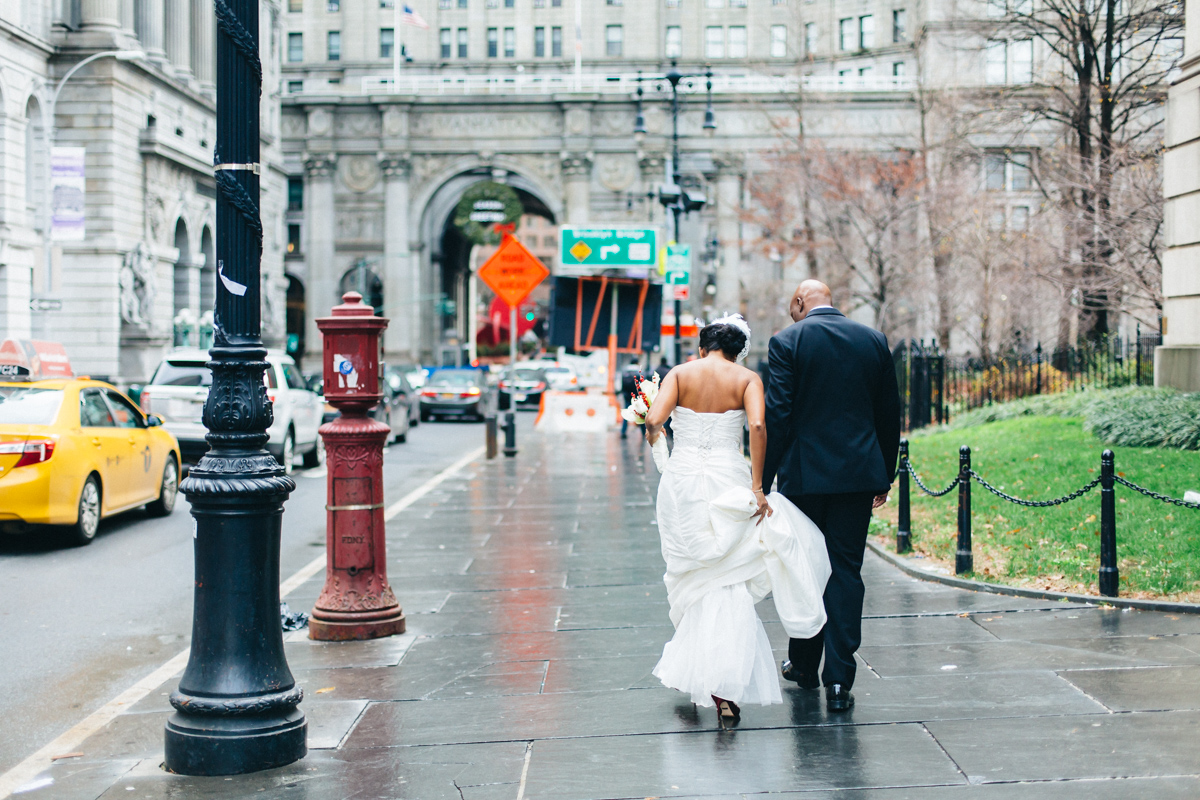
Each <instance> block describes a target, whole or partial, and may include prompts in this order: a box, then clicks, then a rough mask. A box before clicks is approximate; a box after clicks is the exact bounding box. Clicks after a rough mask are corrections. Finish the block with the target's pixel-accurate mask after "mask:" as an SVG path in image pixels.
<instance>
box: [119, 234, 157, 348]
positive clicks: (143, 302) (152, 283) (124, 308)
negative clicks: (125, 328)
mask: <svg viewBox="0 0 1200 800" xmlns="http://www.w3.org/2000/svg"><path fill="white" fill-rule="evenodd" d="M117 284H118V286H119V288H120V292H121V294H120V298H121V301H120V305H121V321H122V322H124V323H126V324H127V325H136V326H138V327H142V328H149V327H150V324H151V321H152V319H153V314H154V296H155V294H156V293H157V282H156V280H155V277H154V257H153V256H152V255H151V254H150V248H149V247H148V246H147V245H146V243H145V242H138V243H137V246H135V247H134V248H133V249H132V250H130V251H129V252H128V253H126V254H125V257H124V258H123V259H122V261H121V272H120V274H119V275H118V276H117Z"/></svg>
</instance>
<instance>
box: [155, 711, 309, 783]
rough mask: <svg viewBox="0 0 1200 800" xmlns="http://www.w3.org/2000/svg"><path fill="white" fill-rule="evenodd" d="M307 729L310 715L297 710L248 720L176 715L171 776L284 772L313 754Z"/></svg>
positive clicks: (169, 751) (170, 730)
mask: <svg viewBox="0 0 1200 800" xmlns="http://www.w3.org/2000/svg"><path fill="white" fill-rule="evenodd" d="M297 699H298V698H297ZM307 727H308V723H307V722H306V721H305V718H304V712H302V711H301V710H300V709H298V708H296V707H295V706H294V705H293V706H291V707H290V708H286V709H280V710H277V711H274V712H269V713H267V714H264V715H254V716H247V717H204V716H200V715H190V716H186V717H185V716H182V715H180V714H175V715H173V716H172V717H171V719H169V720H168V721H167V734H166V751H165V752H166V766H167V770H168V771H169V772H176V773H179V774H181V775H240V774H242V773H245V772H257V771H258V770H263V769H272V768H274V767H282V766H284V765H285V764H291V763H292V762H293V761H296V760H298V759H301V758H304V756H305V755H306V754H307V753H308V746H307V744H306V741H305V735H306V731H307Z"/></svg>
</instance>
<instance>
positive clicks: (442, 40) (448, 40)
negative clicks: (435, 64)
mask: <svg viewBox="0 0 1200 800" xmlns="http://www.w3.org/2000/svg"><path fill="white" fill-rule="evenodd" d="M438 44H440V45H441V48H442V58H449V57H450V54H451V53H452V52H453V49H454V34H452V33H451V32H450V29H449V28H442V29H441V30H440V31H438Z"/></svg>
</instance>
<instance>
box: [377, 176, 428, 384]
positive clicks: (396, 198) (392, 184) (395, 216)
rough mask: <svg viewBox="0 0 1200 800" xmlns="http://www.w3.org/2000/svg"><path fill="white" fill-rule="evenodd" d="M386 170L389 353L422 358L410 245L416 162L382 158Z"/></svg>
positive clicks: (385, 286) (385, 346)
mask: <svg viewBox="0 0 1200 800" xmlns="http://www.w3.org/2000/svg"><path fill="white" fill-rule="evenodd" d="M379 167H380V169H381V170H382V171H383V198H384V199H383V228H384V233H383V273H384V274H383V302H384V306H385V307H386V308H387V309H388V316H390V317H391V318H392V319H393V320H394V322H393V323H392V324H391V325H389V326H388V328H387V330H386V331H384V338H383V349H384V352H385V353H387V354H388V356H394V355H402V356H403V357H404V358H407V359H411V360H413V361H418V360H419V359H420V355H421V354H420V353H419V352H418V349H419V348H418V344H417V343H418V341H419V338H420V336H419V327H418V326H419V325H420V314H419V313H417V312H418V310H419V308H420V306H419V298H418V297H414V296H413V286H414V283H415V281H414V275H413V270H414V269H415V263H414V259H413V257H412V254H411V253H410V252H409V249H408V241H409V232H408V227H409V225H408V212H409V208H408V204H409V195H408V179H409V176H410V175H411V173H412V162H411V160H410V158H409V156H408V155H407V154H403V155H386V156H383V157H382V158H380V160H379Z"/></svg>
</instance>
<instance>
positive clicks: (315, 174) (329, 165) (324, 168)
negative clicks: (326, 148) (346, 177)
mask: <svg viewBox="0 0 1200 800" xmlns="http://www.w3.org/2000/svg"><path fill="white" fill-rule="evenodd" d="M336 170H337V155H336V154H334V153H322V154H319V155H307V156H305V158H304V174H305V176H307V177H309V178H328V177H330V176H332V175H333V173H334V171H336Z"/></svg>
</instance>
